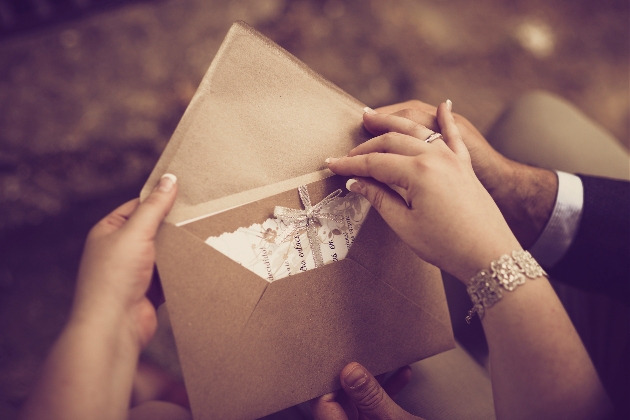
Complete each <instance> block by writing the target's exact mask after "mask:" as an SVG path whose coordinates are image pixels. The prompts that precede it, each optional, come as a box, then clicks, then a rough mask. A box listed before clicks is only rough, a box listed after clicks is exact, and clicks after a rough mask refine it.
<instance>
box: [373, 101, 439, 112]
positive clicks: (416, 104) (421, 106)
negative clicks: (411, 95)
mask: <svg viewBox="0 0 630 420" xmlns="http://www.w3.org/2000/svg"><path fill="white" fill-rule="evenodd" d="M403 109H417V110H418V111H421V112H425V113H428V114H433V115H435V111H436V108H435V107H434V106H433V105H431V104H427V103H426V102H422V101H419V100H417V99H414V100H411V101H406V102H401V103H398V104H393V105H387V106H383V107H380V108H376V112H380V113H382V114H393V113H395V112H398V111H401V110H403Z"/></svg>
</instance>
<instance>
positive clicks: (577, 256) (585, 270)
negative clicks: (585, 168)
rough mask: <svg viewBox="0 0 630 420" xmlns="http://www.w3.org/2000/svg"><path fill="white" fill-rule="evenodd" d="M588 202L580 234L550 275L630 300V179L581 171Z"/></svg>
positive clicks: (584, 210) (587, 289)
mask: <svg viewBox="0 0 630 420" xmlns="http://www.w3.org/2000/svg"><path fill="white" fill-rule="evenodd" d="M578 176H579V177H580V179H581V180H582V185H583V186H584V206H583V208H582V217H581V220H580V225H579V228H578V231H577V234H576V236H575V238H574V240H573V242H572V244H571V246H570V247H569V249H568V250H567V253H566V255H565V256H564V257H563V258H562V259H561V260H560V261H559V262H558V263H557V264H556V266H555V267H554V268H553V269H550V270H548V272H549V274H550V276H551V277H552V278H553V279H555V280H559V281H562V282H564V283H567V284H570V285H573V286H575V287H577V288H580V289H583V290H586V291H590V292H596V293H603V294H607V295H609V296H611V297H613V298H615V299H618V300H621V302H623V303H624V304H626V305H629V304H630V182H626V181H618V180H613V179H608V178H598V177H592V176H587V175H578Z"/></svg>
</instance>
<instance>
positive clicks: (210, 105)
mask: <svg viewBox="0 0 630 420" xmlns="http://www.w3.org/2000/svg"><path fill="white" fill-rule="evenodd" d="M363 107H364V105H363V104H361V103H360V102H358V101H357V100H355V99H353V98H352V97H350V96H349V95H347V94H346V93H344V92H343V91H342V90H341V89H339V88H338V87H336V86H334V85H333V84H332V83H330V82H328V81H326V80H325V79H324V78H322V77H321V76H319V75H318V74H317V73H315V72H314V71H312V70H310V69H309V68H308V67H307V66H306V65H305V64H303V63H302V62H300V61H299V60H298V59H296V58H295V57H293V56H292V55H291V54H289V53H288V52H286V51H285V50H284V49H282V48H281V47H279V46H278V45H276V44H274V43H273V42H272V41H270V40H268V39H267V38H265V37H264V36H263V35H261V34H259V33H258V32H256V31H255V30H254V29H252V28H250V27H249V26H247V25H246V24H244V23H241V22H237V23H235V24H234V25H233V26H232V28H231V29H230V31H229V33H228V35H227V36H226V38H225V41H224V42H223V44H222V45H221V48H220V49H219V51H218V53H217V55H216V57H215V59H214V60H213V62H212V65H211V66H210V68H209V70H208V72H207V73H206V75H205V76H204V78H203V80H202V82H201V85H200V87H199V89H198V90H197V92H196V94H195V96H194V97H193V99H192V102H191V103H190V105H189V106H188V109H187V110H186V112H185V114H184V116H183V117H182V120H181V121H180V123H179V125H178V126H177V129H176V131H175V133H174V135H173V137H172V138H171V140H170V142H169V144H168V145H167V147H166V149H165V151H164V153H163V155H162V156H161V158H160V160H159V162H158V164H157V166H156V168H155V169H154V171H153V172H152V174H151V176H150V177H149V180H148V181H147V183H146V185H145V187H144V189H143V192H142V194H141V197H145V196H146V195H148V193H149V192H150V191H151V190H152V188H153V187H154V186H155V185H156V184H157V182H158V180H159V178H160V176H161V175H162V174H164V173H166V172H170V173H173V174H175V175H176V176H177V177H178V179H179V182H178V184H179V193H178V197H177V200H176V202H175V206H174V212H177V211H178V210H179V209H181V208H186V207H190V206H195V205H198V204H200V203H205V202H208V201H212V200H216V199H218V198H221V197H225V196H228V195H232V194H236V193H240V192H243V191H248V190H251V189H255V188H259V187H263V186H265V185H268V184H274V183H277V182H281V181H283V180H286V179H290V178H295V177H298V176H302V175H305V174H309V173H312V172H316V171H318V170H321V169H324V163H323V162H324V159H326V158H327V157H329V156H343V155H345V154H347V152H348V151H349V150H350V149H352V148H353V147H354V146H356V145H357V144H359V143H361V142H363V141H365V140H367V139H368V133H367V131H365V130H364V129H363V126H362V114H363V111H362V109H363ZM228 156H229V159H227V158H226V157H228Z"/></svg>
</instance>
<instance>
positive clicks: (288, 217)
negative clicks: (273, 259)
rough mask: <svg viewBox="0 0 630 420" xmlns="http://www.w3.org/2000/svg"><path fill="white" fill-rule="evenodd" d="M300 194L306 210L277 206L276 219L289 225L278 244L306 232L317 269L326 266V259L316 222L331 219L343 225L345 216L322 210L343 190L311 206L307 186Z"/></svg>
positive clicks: (275, 210)
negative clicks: (323, 254) (323, 255)
mask: <svg viewBox="0 0 630 420" xmlns="http://www.w3.org/2000/svg"><path fill="white" fill-rule="evenodd" d="M298 191H299V193H300V199H301V200H302V204H303V205H304V210H296V209H290V208H287V207H282V206H276V207H275V209H274V210H273V215H274V217H275V218H276V219H279V220H281V221H282V223H284V224H285V225H287V228H286V229H285V230H284V231H282V233H280V234H279V235H278V236H277V237H276V243H277V244H281V243H283V242H286V241H288V240H290V239H292V238H293V237H294V236H295V235H299V234H300V233H302V232H304V231H305V230H306V235H307V237H308V243H309V245H310V246H311V250H312V252H313V260H314V261H315V268H317V267H321V266H323V265H324V258H323V257H322V250H321V248H320V244H319V240H318V237H317V226H316V224H315V221H316V220H318V219H329V220H332V221H334V222H336V223H338V224H340V225H341V224H343V221H344V219H343V215H341V214H334V213H325V212H324V211H323V210H322V209H323V207H324V206H326V205H327V204H329V203H330V202H331V201H333V200H334V199H335V198H337V197H338V196H339V194H341V190H340V189H339V190H337V191H334V192H332V193H331V194H329V195H328V196H327V197H326V198H324V199H323V200H322V201H320V202H319V203H317V204H316V205H314V206H313V205H311V198H310V197H309V195H308V189H307V188H306V185H302V186H300V187H299V188H298Z"/></svg>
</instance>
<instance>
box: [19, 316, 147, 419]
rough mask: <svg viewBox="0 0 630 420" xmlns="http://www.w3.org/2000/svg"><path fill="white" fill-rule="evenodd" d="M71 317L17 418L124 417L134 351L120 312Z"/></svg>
mask: <svg viewBox="0 0 630 420" xmlns="http://www.w3.org/2000/svg"><path fill="white" fill-rule="evenodd" d="M76 318H78V317H74V319H71V320H70V322H69V323H68V325H67V326H66V328H65V329H64V331H63V333H62V334H61V336H60V337H59V339H58V340H57V342H56V343H55V345H54V346H53V349H52V351H51V353H50V354H49V356H48V358H47V360H46V362H45V364H44V367H43V369H42V373H41V376H40V378H39V380H38V381H37V384H36V386H35V387H34V389H33V391H32V392H31V395H30V397H29V400H28V401H27V403H26V405H25V408H24V411H23V412H22V416H21V418H22V419H24V420H26V419H29V420H30V419H37V420H45V419H64V420H68V419H70V420H72V419H77V420H79V419H81V420H83V419H124V418H126V416H127V410H128V409H129V398H130V395H131V387H132V382H133V375H134V372H135V368H136V364H137V361H138V355H139V352H140V348H139V345H138V343H137V339H135V338H134V337H133V335H132V334H127V333H125V331H126V330H127V329H128V326H127V325H125V320H124V318H123V317H122V316H121V317H117V316H111V317H109V318H108V317H106V316H105V317H103V318H100V319H99V318H93V319H89V320H88V319H76Z"/></svg>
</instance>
